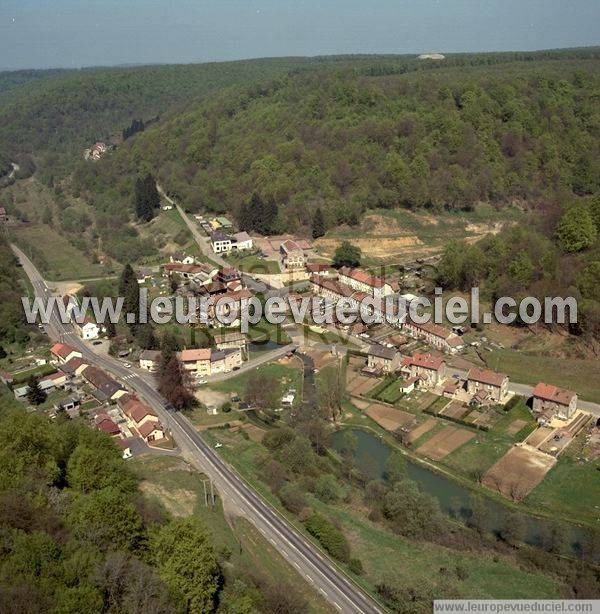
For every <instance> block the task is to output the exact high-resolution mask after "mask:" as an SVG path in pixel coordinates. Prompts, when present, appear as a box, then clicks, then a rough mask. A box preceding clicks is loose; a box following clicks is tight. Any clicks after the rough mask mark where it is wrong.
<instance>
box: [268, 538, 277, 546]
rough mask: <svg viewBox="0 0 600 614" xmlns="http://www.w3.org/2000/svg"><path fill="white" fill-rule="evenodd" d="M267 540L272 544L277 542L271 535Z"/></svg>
mask: <svg viewBox="0 0 600 614" xmlns="http://www.w3.org/2000/svg"><path fill="white" fill-rule="evenodd" d="M269 541H270V542H271V543H272V544H273V545H275V544H276V543H277V542H276V541H275V540H274V539H273V538H272V537H269Z"/></svg>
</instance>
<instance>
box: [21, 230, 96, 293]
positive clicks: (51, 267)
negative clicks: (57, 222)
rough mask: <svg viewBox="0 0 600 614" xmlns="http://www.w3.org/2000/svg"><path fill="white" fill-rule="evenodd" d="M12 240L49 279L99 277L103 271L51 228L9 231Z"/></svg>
mask: <svg viewBox="0 0 600 614" xmlns="http://www.w3.org/2000/svg"><path fill="white" fill-rule="evenodd" d="M11 238H12V240H14V242H15V243H16V244H17V245H18V246H19V247H20V248H21V249H22V250H23V251H24V252H25V254H26V255H28V256H30V257H31V258H32V260H33V262H34V263H35V264H36V266H38V267H39V268H40V270H41V271H42V272H43V273H44V275H45V276H46V277H48V279H51V280H54V281H59V280H62V279H82V278H86V277H100V276H102V275H104V274H106V270H105V268H104V267H103V266H102V265H101V264H99V263H94V262H92V260H91V259H90V258H89V256H88V255H87V254H86V253H84V252H82V251H80V250H78V249H77V248H76V247H74V246H73V245H71V244H70V243H69V242H68V241H67V240H66V239H65V237H63V236H62V235H60V234H58V232H56V231H55V230H54V229H52V228H51V227H50V226H46V225H43V224H36V225H31V226H23V227H21V228H17V229H14V230H13V231H12V236H11Z"/></svg>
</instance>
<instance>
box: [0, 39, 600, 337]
mask: <svg viewBox="0 0 600 614" xmlns="http://www.w3.org/2000/svg"><path fill="white" fill-rule="evenodd" d="M599 100H600V52H599V50H598V49H597V48H590V49H580V50H565V51H547V52H536V53H523V54H518V53H514V54H474V55H473V54H471V55H469V54H458V55H451V56H448V57H447V58H446V60H444V61H443V62H441V63H440V62H429V61H426V62H423V61H419V60H417V59H416V58H414V57H408V56H337V57H323V58H312V59H311V58H281V59H264V60H253V61H245V62H230V63H221V64H219V63H216V64H205V65H187V66H159V67H137V68H115V69H100V68H99V69H89V70H84V71H50V72H48V74H40V73H39V71H33V72H32V73H31V74H28V73H25V74H20V75H16V76H15V75H13V76H12V77H11V76H10V75H8V76H7V75H6V74H4V75H0V158H1V159H3V160H4V161H5V164H4V166H6V167H7V163H8V160H11V159H14V157H15V156H16V157H18V156H29V157H31V160H32V164H31V165H22V168H21V171H20V172H21V175H22V174H23V167H27V168H28V169H29V170H30V171H33V170H34V169H37V170H36V171H35V179H36V180H37V182H38V184H39V185H42V186H44V189H45V190H46V192H47V195H46V201H45V204H44V205H43V207H42V209H43V210H41V211H39V212H38V211H36V210H35V208H34V210H32V207H29V210H27V211H25V210H23V211H22V210H21V209H22V205H21V204H20V203H23V202H26V201H28V200H29V194H30V193H31V192H30V193H29V194H28V195H26V196H23V194H20V193H19V192H18V191H15V192H11V191H10V190H9V191H6V192H5V204H6V205H7V206H8V208H9V210H11V212H12V213H14V214H15V215H16V216H17V217H19V216H20V217H19V219H29V220H32V219H33V220H34V222H36V223H38V224H39V223H42V224H47V223H48V221H52V226H53V228H54V231H56V232H58V233H62V234H64V237H65V238H66V239H67V240H68V241H69V242H70V243H77V247H78V249H80V250H84V251H86V252H87V253H88V254H92V255H93V254H94V253H95V250H96V249H97V247H98V245H102V248H103V251H104V253H105V254H107V255H108V256H110V257H112V258H114V259H115V260H117V261H123V259H124V258H127V259H129V258H131V256H130V255H131V254H136V255H137V256H138V257H144V256H147V255H149V254H151V253H153V251H154V250H155V249H156V247H155V246H153V245H152V244H151V243H152V241H151V239H149V238H148V233H144V232H141V230H142V229H143V228H144V224H143V220H141V219H138V218H137V217H136V214H135V209H134V192H135V189H134V188H135V185H136V181H137V180H138V178H140V177H146V176H147V175H148V174H151V176H152V177H155V178H157V179H158V180H159V182H160V183H161V185H162V186H163V187H164V188H165V190H166V191H167V192H169V193H170V194H171V195H173V196H174V197H176V199H177V200H178V201H179V202H181V204H182V205H183V206H184V207H185V208H186V209H187V210H189V211H198V210H203V211H214V212H226V213H227V214H228V215H231V216H233V217H234V218H237V221H238V225H239V226H241V227H242V228H243V229H247V230H250V231H252V230H255V231H256V230H260V231H261V232H272V233H275V232H288V231H289V232H297V233H299V234H308V233H309V232H310V230H311V226H312V224H313V219H314V215H315V212H316V210H317V209H319V210H320V211H321V212H322V218H323V222H322V225H323V228H324V230H325V231H326V232H327V231H332V232H333V231H335V230H336V229H338V228H339V227H345V226H350V227H358V224H359V223H360V222H361V220H362V219H364V217H365V214H366V213H368V212H369V211H371V210H379V211H381V210H382V209H387V210H393V209H396V210H401V209H408V210H411V211H417V212H423V213H426V214H427V215H430V216H431V215H433V216H436V214H437V212H441V211H444V212H446V213H447V212H469V211H471V210H473V209H477V208H478V207H479V205H480V204H481V203H485V204H486V207H487V210H490V207H491V208H493V209H496V210H498V211H501V210H502V209H504V208H506V207H511V209H512V210H515V209H516V210H519V211H520V212H521V214H523V215H524V216H525V217H524V218H523V219H524V220H526V224H527V228H528V233H526V236H525V237H522V236H520V235H518V234H515V232H516V231H514V230H510V229H507V230H506V231H504V232H503V233H501V234H500V235H499V236H497V237H495V238H494V240H489V239H488V240H486V241H484V243H482V244H480V245H478V246H477V247H476V248H473V250H468V249H466V248H465V247H461V246H459V247H458V250H457V249H456V248H455V247H452V246H451V247H450V248H449V251H448V253H447V257H446V259H445V260H444V262H443V265H442V270H441V271H440V281H441V282H442V283H443V284H444V285H445V286H447V287H449V288H459V289H461V288H462V289H464V288H466V287H467V286H469V284H471V283H472V282H485V285H486V290H487V295H488V296H490V297H492V296H496V295H497V294H498V293H499V292H506V291H509V290H510V291H513V293H514V292H516V291H518V292H522V291H524V290H525V289H530V288H533V289H534V290H535V291H536V292H538V293H542V292H544V293H548V292H549V291H550V290H553V294H557V293H562V294H566V293H573V292H575V294H576V295H578V296H580V297H581V299H582V301H583V302H584V311H585V322H584V323H583V325H582V326H580V327H577V330H578V331H581V330H584V331H588V332H589V331H590V330H591V331H595V330H596V329H597V324H596V321H597V320H598V318H597V317H596V315H594V314H596V313H597V312H598V300H597V299H598V297H597V296H596V295H595V291H594V287H595V285H597V283H596V282H597V268H598V264H597V260H598V259H597V253H598V223H597V205H596V204H595V203H596V202H597V195H598V193H599V191H600V111H599V109H600V107H599V105H598V101H599ZM157 116H158V118H159V119H158V121H154V122H153V123H152V124H151V125H149V126H147V127H146V128H145V129H144V130H141V131H137V129H136V130H133V129H132V128H133V127H135V126H136V125H137V124H136V121H140V120H141V121H142V122H143V121H145V120H147V119H148V118H156V117H157ZM111 135H113V136H114V135H117V137H116V142H117V147H116V149H115V150H113V151H110V152H108V153H107V154H106V155H104V156H103V157H102V159H100V160H99V161H97V162H89V161H85V160H83V157H82V149H83V148H84V147H85V146H89V144H90V143H91V142H93V141H94V140H95V139H99V138H110V137H111ZM123 137H127V138H126V140H123ZM50 201H53V202H54V204H52V202H50ZM265 211H268V212H269V216H268V217H269V219H262V218H264V217H265V216H264V212H265ZM582 212H583V213H582ZM258 218H261V219H258ZM452 249H455V250H456V251H458V252H460V258H457V257H454V255H453V253H452ZM482 253H484V255H485V257H482Z"/></svg>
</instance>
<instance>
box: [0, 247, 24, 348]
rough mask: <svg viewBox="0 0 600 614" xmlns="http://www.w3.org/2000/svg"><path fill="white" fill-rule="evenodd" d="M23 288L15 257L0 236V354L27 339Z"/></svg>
mask: <svg viewBox="0 0 600 614" xmlns="http://www.w3.org/2000/svg"><path fill="white" fill-rule="evenodd" d="M22 294H23V289H22V287H21V285H20V284H19V273H18V269H17V258H16V257H15V255H14V254H13V252H12V250H11V249H10V247H9V246H8V243H7V242H6V239H5V238H4V237H0V356H1V355H2V354H3V353H4V351H5V347H4V346H6V345H8V344H11V343H14V342H17V343H24V342H25V341H27V340H28V333H27V325H26V322H25V316H24V313H23V307H22V305H21V296H22Z"/></svg>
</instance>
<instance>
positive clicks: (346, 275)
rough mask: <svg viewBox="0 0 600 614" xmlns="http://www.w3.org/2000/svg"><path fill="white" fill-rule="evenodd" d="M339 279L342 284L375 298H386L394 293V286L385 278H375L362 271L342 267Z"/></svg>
mask: <svg viewBox="0 0 600 614" xmlns="http://www.w3.org/2000/svg"><path fill="white" fill-rule="evenodd" d="M338 279H339V282H340V283H341V284H344V285H345V286H349V287H350V288H353V289H354V290H357V291H358V292H364V293H365V294H368V295H369V296H372V297H373V298H384V297H386V296H388V295H390V294H392V293H393V290H392V286H391V285H390V284H388V283H387V282H386V281H385V279H384V278H383V277H374V276H372V275H369V274H368V273H367V272H366V271H363V270H361V269H351V268H349V267H342V268H341V269H340V270H339V274H338Z"/></svg>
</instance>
